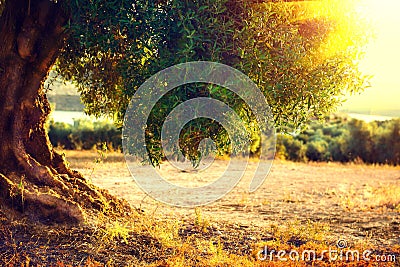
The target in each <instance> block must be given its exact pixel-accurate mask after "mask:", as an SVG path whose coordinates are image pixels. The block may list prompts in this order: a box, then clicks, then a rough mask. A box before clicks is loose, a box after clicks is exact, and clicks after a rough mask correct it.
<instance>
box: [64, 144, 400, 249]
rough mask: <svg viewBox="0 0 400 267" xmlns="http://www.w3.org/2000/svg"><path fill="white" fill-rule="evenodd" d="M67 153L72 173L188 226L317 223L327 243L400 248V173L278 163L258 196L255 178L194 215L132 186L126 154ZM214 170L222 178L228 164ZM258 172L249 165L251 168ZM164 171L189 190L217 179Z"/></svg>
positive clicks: (260, 226)
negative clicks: (192, 222)
mask: <svg viewBox="0 0 400 267" xmlns="http://www.w3.org/2000/svg"><path fill="white" fill-rule="evenodd" d="M66 153H67V158H68V159H69V161H70V163H71V166H72V167H74V168H76V169H78V170H80V171H81V172H83V173H84V174H86V176H87V177H90V179H91V180H92V182H93V183H94V184H96V185H98V186H100V187H103V188H107V189H108V190H110V191H111V192H112V193H113V194H115V195H117V196H120V197H123V198H125V199H126V200H127V201H129V202H130V203H131V204H132V205H133V206H135V207H137V208H140V209H142V210H144V211H145V212H146V213H150V214H152V215H153V216H155V217H158V218H178V219H180V220H185V219H190V217H193V216H195V214H196V213H199V212H201V215H202V217H203V218H204V220H208V221H209V223H214V224H218V223H219V222H229V223H232V224H237V225H241V226H242V227H253V228H258V229H259V231H260V232H262V231H263V230H265V229H268V228H271V227H274V226H275V225H283V224H285V223H291V222H295V223H299V224H307V223H309V222H318V223H322V224H324V225H327V226H328V227H329V229H330V230H329V231H328V232H327V233H326V234H327V237H326V238H327V241H328V240H331V239H332V238H333V239H335V238H336V239H339V238H341V239H345V240H346V241H348V242H349V243H354V242H358V241H366V242H367V241H368V242H370V243H372V244H374V245H377V246H384V247H390V246H395V245H400V228H399V227H400V167H390V166H367V165H363V164H345V165H344V164H339V163H293V162H284V161H274V163H273V165H272V168H271V172H270V174H269V176H268V177H267V179H266V180H265V182H264V184H263V185H262V186H261V187H260V188H259V189H258V190H257V191H256V192H254V193H248V190H247V188H248V186H249V181H250V179H251V176H249V175H247V176H246V175H245V176H244V177H243V179H242V180H241V181H240V183H239V184H238V186H237V187H236V188H235V189H233V190H232V191H231V192H230V193H228V194H227V195H226V196H224V197H223V198H222V199H220V200H219V201H217V202H215V203H212V204H210V205H207V206H203V207H201V208H199V209H196V210H195V209H193V208H192V209H190V208H178V207H171V206H168V205H165V204H162V203H159V202H157V201H154V200H153V199H152V198H151V197H149V196H147V195H146V194H145V193H144V192H143V191H141V190H140V188H138V186H137V185H136V184H135V182H134V181H133V179H132V176H131V175H130V173H129V171H128V169H127V167H126V164H125V161H124V158H123V156H122V155H121V154H119V153H110V154H108V155H106V159H105V160H104V161H103V162H102V163H95V161H96V159H97V158H99V155H98V154H97V153H96V152H76V151H67V152H66ZM214 164H216V165H217V166H218V167H217V168H216V173H217V174H218V170H221V169H223V168H224V167H225V165H226V162H224V161H217V162H215V163H214ZM255 165H256V164H255V163H254V162H250V166H249V169H250V170H252V169H254V166H255ZM161 168H163V166H162V167H161ZM214 170H215V169H214ZM164 171H165V172H164V173H165V174H167V175H168V176H169V177H168V179H169V181H171V182H173V183H176V184H181V185H186V186H200V185H204V184H207V183H208V182H210V181H212V180H213V179H215V178H216V177H217V176H215V175H214V173H213V172H210V171H209V170H208V169H207V171H203V172H199V173H186V172H181V171H179V170H175V169H173V168H169V167H166V169H165V170H164Z"/></svg>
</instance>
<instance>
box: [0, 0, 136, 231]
mask: <svg viewBox="0 0 400 267" xmlns="http://www.w3.org/2000/svg"><path fill="white" fill-rule="evenodd" d="M68 19H69V15H68V14H67V13H65V11H64V10H63V9H62V7H61V5H60V4H57V3H54V2H53V1H50V0H10V1H6V3H5V6H4V10H3V12H2V14H1V16H0V43H1V45H0V110H1V113H0V114H1V117H0V208H6V207H7V208H8V209H10V208H11V210H13V211H17V212H18V213H23V214H25V215H27V216H29V217H31V218H33V219H35V220H40V221H45V222H72V223H77V222H81V221H83V220H84V212H83V210H85V209H97V210H101V211H109V212H115V213H120V212H129V211H130V208H129V206H128V205H127V204H126V203H125V202H122V201H119V200H117V199H116V198H114V197H112V196H111V195H109V194H108V193H107V192H105V191H104V190H100V189H98V188H96V187H95V186H93V185H91V184H89V183H87V182H86V180H85V179H84V177H82V175H81V174H79V173H78V172H75V171H72V170H71V169H69V168H68V166H67V165H66V162H65V160H64V158H63V157H62V156H61V155H60V154H58V153H57V152H55V151H54V149H53V148H52V146H51V144H50V142H49V139H48V136H47V132H46V130H45V128H44V124H45V121H46V118H47V116H48V115H49V112H50V106H49V103H48V101H47V98H46V95H45V93H44V90H43V82H44V80H45V79H46V77H47V75H48V73H49V70H50V68H51V66H52V65H53V64H54V62H55V60H56V58H57V55H58V53H59V51H60V49H62V47H63V45H64V40H65V37H66V32H65V30H64V25H65V24H66V22H67V20H68Z"/></svg>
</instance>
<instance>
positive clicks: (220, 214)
mask: <svg viewBox="0 0 400 267" xmlns="http://www.w3.org/2000/svg"><path fill="white" fill-rule="evenodd" d="M65 153H66V155H67V159H68V160H69V162H70V165H71V167H73V168H75V169H78V170H79V171H81V172H82V173H84V174H85V176H86V177H87V178H88V179H90V180H91V182H92V183H93V184H95V185H98V186H100V187H102V188H106V189H108V190H109V191H110V192H111V193H113V194H114V195H116V196H118V197H122V198H125V199H126V200H127V201H128V202H129V203H131V204H132V205H133V206H134V207H136V208H137V209H138V210H140V211H141V212H140V213H139V214H138V215H137V216H135V218H132V221H128V222H118V221H114V222H110V221H107V220H106V219H105V218H101V217H99V218H98V219H97V220H96V221H94V222H90V223H88V225H86V226H82V227H81V228H68V227H66V226H64V228H62V227H60V228H56V229H54V228H48V229H47V228H43V227H39V226H36V228H35V227H34V226H32V225H30V224H29V222H18V223H17V222H9V225H8V226H7V225H6V226H3V227H2V229H0V230H1V231H0V233H1V235H0V240H1V239H4V245H3V246H1V245H0V257H1V260H2V262H3V264H2V265H9V266H23V264H21V262H24V264H26V265H25V266H36V265H37V264H39V265H40V266H52V265H53V266H68V265H71V266H83V265H85V266H104V265H106V266H311V265H313V266H400V255H399V253H400V228H399V227H400V167H391V166H368V165H364V164H339V163H293V162H286V161H274V163H273V165H272V168H271V172H270V175H269V176H268V177H267V179H266V180H265V182H264V184H263V185H262V186H261V187H260V188H259V189H258V190H257V191H256V192H254V193H248V191H247V188H248V185H249V181H250V179H251V176H250V175H245V176H244V177H243V179H242V180H241V182H240V183H239V184H238V186H237V187H235V189H233V190H232V191H231V192H230V193H228V194H227V195H226V196H224V197H223V198H222V199H220V200H218V201H216V202H214V203H212V204H210V205H206V206H203V207H199V208H178V207H171V206H168V205H165V204H161V203H159V202H157V201H155V200H153V199H152V198H151V197H149V196H147V195H146V194H145V193H144V192H142V191H141V190H140V189H139V188H138V186H137V185H136V184H135V182H134V181H133V178H132V176H131V175H130V173H129V171H128V169H127V167H126V164H125V161H124V158H123V155H122V154H120V153H115V152H113V153H111V152H110V153H106V154H105V155H103V156H101V155H100V154H98V152H96V151H85V152H83V151H65ZM214 164H215V166H216V168H214V169H212V170H216V171H215V172H216V173H214V172H213V171H210V170H207V171H203V172H189V173H187V172H181V171H179V170H175V169H173V168H171V167H168V166H164V165H162V166H161V170H162V171H163V172H164V173H165V174H166V175H167V176H168V179H169V180H170V181H171V182H173V183H176V184H181V185H186V186H199V185H203V184H206V183H208V182H210V181H212V180H213V179H215V178H216V177H217V176H216V175H217V174H218V170H219V169H223V168H224V166H225V165H226V162H225V161H223V160H218V161H216V162H214ZM255 166H256V164H255V163H254V162H250V164H249V166H248V168H249V170H250V171H251V170H252V169H254V168H255ZM46 229H47V230H48V231H51V232H46V231H47V230H46ZM0 243H1V242H0ZM310 250H313V251H315V254H316V256H315V258H313V257H312V256H313V255H308V254H309V253H310ZM330 250H335V252H333V254H332V255H329V251H330ZM336 250H337V251H336ZM279 251H281V252H279ZM348 251H353V252H354V251H358V252H359V257H358V258H357V257H356V256H354V258H352V257H350V258H349V257H347V256H349V255H350V254H349V255H347V254H346V253H347V252H348ZM365 251H367V252H365ZM353 252H352V253H353ZM279 253H281V254H279ZM282 253H283V254H282ZM335 253H337V255H336V258H335ZM340 253H342V254H341V257H340ZM363 253H367V254H363ZM365 255H367V257H365ZM303 256H304V257H303ZM337 256H339V258H338V257H337ZM350 256H351V255H350ZM309 257H310V258H309ZM35 264H36V265H35Z"/></svg>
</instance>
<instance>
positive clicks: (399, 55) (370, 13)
mask: <svg viewBox="0 0 400 267" xmlns="http://www.w3.org/2000/svg"><path fill="white" fill-rule="evenodd" d="M357 9H358V12H361V14H362V15H363V16H364V17H366V18H367V19H368V21H369V22H370V27H371V32H373V33H374V38H373V40H372V41H371V42H370V43H369V45H368V47H367V50H366V54H365V57H364V59H363V61H362V62H361V64H360V67H361V70H362V71H363V72H365V73H366V74H371V75H372V76H373V78H372V80H371V88H369V89H367V90H366V92H364V93H362V94H361V95H360V96H355V97H353V98H351V100H350V101H349V103H347V105H346V106H347V107H348V108H350V109H351V108H363V109H369V110H370V111H371V112H374V110H378V109H383V108H384V109H399V107H400V104H399V99H400V79H399V75H400V67H399V63H400V52H399V51H400V26H399V25H400V16H399V12H400V1H396V0H361V1H360V3H359V6H358V8H357Z"/></svg>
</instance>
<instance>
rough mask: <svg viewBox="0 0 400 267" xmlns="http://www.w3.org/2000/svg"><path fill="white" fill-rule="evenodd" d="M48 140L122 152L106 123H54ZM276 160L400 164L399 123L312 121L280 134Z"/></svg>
mask: <svg viewBox="0 0 400 267" xmlns="http://www.w3.org/2000/svg"><path fill="white" fill-rule="evenodd" d="M48 131H49V136H50V140H51V142H52V144H53V145H54V146H59V147H62V148H64V149H78V150H79V149H93V148H96V147H97V148H99V147H103V144H104V143H106V144H107V148H108V149H109V150H121V130H120V129H119V128H117V127H116V126H115V125H113V124H111V123H109V122H106V121H97V122H92V121H90V120H85V119H79V120H75V122H74V125H71V124H67V123H62V122H54V121H51V122H50V123H49V125H48ZM276 157H277V158H279V159H286V160H291V161H338V162H354V161H358V162H364V163H379V164H391V165H399V164H400V119H393V120H388V121H374V122H369V123H367V122H364V121H361V120H356V119H349V118H347V117H343V116H334V117H331V118H327V119H326V121H325V122H324V123H322V122H320V121H312V122H311V123H310V124H309V125H308V127H307V128H306V130H305V131H303V132H300V133H296V134H279V135H278V140H277V151H276Z"/></svg>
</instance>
